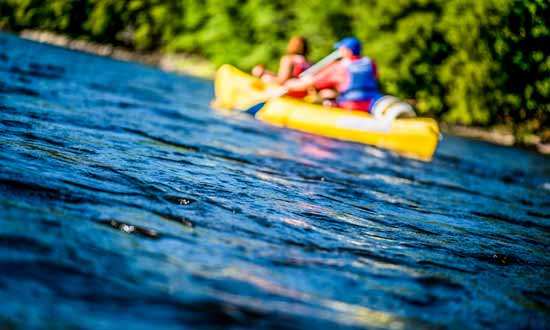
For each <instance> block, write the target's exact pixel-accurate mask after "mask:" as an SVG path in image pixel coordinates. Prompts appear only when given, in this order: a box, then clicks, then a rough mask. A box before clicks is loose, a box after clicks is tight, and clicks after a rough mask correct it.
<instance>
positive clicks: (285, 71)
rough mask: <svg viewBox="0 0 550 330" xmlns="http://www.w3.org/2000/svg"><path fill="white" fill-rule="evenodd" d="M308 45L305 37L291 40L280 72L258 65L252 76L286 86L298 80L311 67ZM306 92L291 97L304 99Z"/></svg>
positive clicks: (282, 60) (281, 62)
mask: <svg viewBox="0 0 550 330" xmlns="http://www.w3.org/2000/svg"><path fill="white" fill-rule="evenodd" d="M307 50H308V44H307V41H306V39H305V38H304V37H300V36H295V37H292V38H291V39H290V41H289V42H288V46H287V49H286V51H287V53H286V55H284V56H283V57H281V61H280V63H279V70H278V72H277V73H276V74H275V73H273V72H270V71H267V70H266V69H265V67H264V66H263V65H256V66H255V67H254V68H253V69H252V75H254V76H256V77H258V78H260V79H261V80H262V81H264V82H268V83H277V84H280V85H282V84H284V83H285V82H286V81H287V80H289V79H292V78H298V76H299V75H300V73H302V72H304V71H305V70H307V69H308V68H309V67H311V62H309V61H308V60H307V58H306V56H307ZM306 94H307V92H305V91H295V92H290V93H289V96H293V97H298V98H301V97H304V96H305V95H306Z"/></svg>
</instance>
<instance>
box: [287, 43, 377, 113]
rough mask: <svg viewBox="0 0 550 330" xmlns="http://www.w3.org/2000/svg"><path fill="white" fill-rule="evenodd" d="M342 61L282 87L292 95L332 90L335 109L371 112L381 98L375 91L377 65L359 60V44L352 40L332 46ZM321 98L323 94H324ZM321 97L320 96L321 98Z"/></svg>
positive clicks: (364, 58)
mask: <svg viewBox="0 0 550 330" xmlns="http://www.w3.org/2000/svg"><path fill="white" fill-rule="evenodd" d="M335 48H337V49H338V52H339V54H340V57H341V58H342V59H341V60H339V61H337V62H334V63H332V64H330V65H329V66H328V67H326V68H324V69H323V70H321V71H320V72H318V73H317V74H315V75H313V76H309V77H305V78H303V79H291V80H288V81H287V82H286V83H285V86H286V87H287V88H288V89H289V90H290V91H291V92H294V91H304V90H307V88H309V87H312V86H313V87H315V88H316V89H317V90H324V89H332V90H336V91H337V92H338V97H337V98H336V106H338V107H340V108H344V109H350V110H360V111H367V112H370V111H371V108H372V105H373V104H374V103H375V102H376V101H377V100H378V99H379V98H381V97H382V96H383V95H382V94H380V92H379V90H378V82H377V80H378V71H377V69H376V64H375V63H374V61H373V60H371V59H370V58H368V57H364V56H361V43H360V42H359V40H357V39H356V38H353V37H348V38H344V39H342V40H341V41H339V42H338V43H336V44H335ZM321 94H325V96H326V94H327V93H326V92H324V93H323V91H322V92H321ZM322 96H323V95H322Z"/></svg>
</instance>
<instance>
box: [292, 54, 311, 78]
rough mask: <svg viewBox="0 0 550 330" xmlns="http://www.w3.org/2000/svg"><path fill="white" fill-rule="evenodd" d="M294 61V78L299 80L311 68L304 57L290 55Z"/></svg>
mask: <svg viewBox="0 0 550 330" xmlns="http://www.w3.org/2000/svg"><path fill="white" fill-rule="evenodd" d="M289 56H290V60H291V61H292V78H298V76H299V75H300V73H302V72H304V71H306V70H307V69H309V67H310V66H311V62H308V61H307V60H306V58H305V57H304V56H303V55H297V54H296V55H289Z"/></svg>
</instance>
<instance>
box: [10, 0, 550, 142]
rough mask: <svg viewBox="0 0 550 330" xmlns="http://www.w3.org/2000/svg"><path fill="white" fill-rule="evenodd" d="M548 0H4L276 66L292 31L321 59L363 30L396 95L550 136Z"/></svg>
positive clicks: (73, 31) (128, 41)
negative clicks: (306, 41)
mask: <svg viewBox="0 0 550 330" xmlns="http://www.w3.org/2000/svg"><path fill="white" fill-rule="evenodd" d="M549 3H550V1H548V0H392V1H374V0H372V1H365V0H363V1H358V0H331V1H320V0H318V1H308V0H304V1H294V0H292V1H291V0H247V1H244V0H243V1H238V0H47V1H46V0H2V1H0V28H2V29H7V30H12V31H18V30H22V29H26V28H33V29H41V30H48V31H55V32H60V33H63V34H67V35H69V36H72V37H75V38H80V39H86V40H90V41H95V42H101V43H110V44H115V45H120V46H126V47H129V48H131V49H134V50H139V51H150V50H160V51H162V52H165V53H170V52H185V53H193V54H199V55H202V56H204V57H206V58H207V59H209V60H210V61H212V62H213V63H215V64H217V65H220V64H223V63H231V64H234V65H237V66H239V67H241V68H243V69H250V68H251V67H252V66H253V65H254V64H256V63H266V64H268V66H270V67H271V68H272V69H275V67H276V64H277V62H278V58H279V56H280V55H281V54H282V52H284V50H285V47H286V42H287V40H288V38H289V37H290V36H292V35H296V34H299V35H303V36H305V37H306V38H308V40H309V42H310V48H311V58H312V59H313V60H317V59H320V58H322V57H323V56H324V55H326V54H328V53H330V52H331V51H332V45H333V43H334V42H335V41H337V40H338V39H340V38H342V37H345V36H349V35H355V36H357V37H358V38H359V39H360V40H361V41H363V43H364V53H365V54H366V55H368V56H370V57H372V58H374V59H375V60H376V61H377V63H378V66H379V70H380V76H381V85H382V89H383V91H384V92H385V93H388V94H392V95H396V96H398V97H401V98H404V99H407V100H410V101H411V102H413V103H414V105H415V106H416V108H417V110H418V112H419V113H420V114H421V115H431V116H435V117H437V118H439V119H440V120H442V121H443V122H447V123H451V124H452V123H460V124H466V125H478V126H485V127H488V126H495V125H503V126H506V127H510V128H512V129H513V132H514V134H515V135H516V137H518V138H519V140H520V141H521V139H522V137H524V136H528V135H529V134H531V133H535V134H539V135H541V136H542V137H543V139H544V140H549V139H550V134H549V132H548V130H549V127H550V125H549V124H550V122H549V118H550V116H549V114H550V5H549Z"/></svg>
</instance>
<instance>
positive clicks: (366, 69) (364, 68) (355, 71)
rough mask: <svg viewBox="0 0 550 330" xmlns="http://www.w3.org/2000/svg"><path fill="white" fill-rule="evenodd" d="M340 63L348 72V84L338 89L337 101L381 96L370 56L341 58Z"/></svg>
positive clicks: (361, 99)
mask: <svg viewBox="0 0 550 330" xmlns="http://www.w3.org/2000/svg"><path fill="white" fill-rule="evenodd" d="M342 64H343V65H344V67H345V68H346V70H347V72H348V74H349V84H348V86H347V87H346V89H344V90H341V91H339V92H340V95H339V97H338V102H346V101H363V100H373V99H377V98H379V97H380V96H381V94H380V93H379V92H378V83H377V82H376V73H375V68H374V65H373V63H372V60H371V59H370V58H368V57H362V58H360V59H357V60H351V61H350V60H342Z"/></svg>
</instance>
